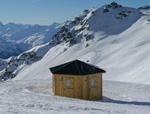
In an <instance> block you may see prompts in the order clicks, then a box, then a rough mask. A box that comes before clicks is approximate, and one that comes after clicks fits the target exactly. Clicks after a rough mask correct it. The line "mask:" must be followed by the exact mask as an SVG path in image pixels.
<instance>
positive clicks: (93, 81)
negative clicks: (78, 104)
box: [50, 60, 105, 100]
mask: <svg viewBox="0 0 150 114" xmlns="http://www.w3.org/2000/svg"><path fill="white" fill-rule="evenodd" d="M50 71H51V72H52V74H53V76H52V78H53V81H52V83H53V93H54V95H56V96H65V97H71V98H79V99H86V100H99V99H101V98H102V88H103V85H102V74H103V73H105V71H104V70H103V69H100V68H98V67H96V66H93V65H91V64H88V63H85V62H82V61H80V60H74V61H71V62H68V63H64V64H61V65H59V66H55V67H52V68H50Z"/></svg>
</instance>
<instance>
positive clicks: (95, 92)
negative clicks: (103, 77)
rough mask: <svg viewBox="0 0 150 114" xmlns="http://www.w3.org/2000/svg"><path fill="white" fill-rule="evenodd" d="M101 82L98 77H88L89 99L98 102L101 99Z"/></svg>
mask: <svg viewBox="0 0 150 114" xmlns="http://www.w3.org/2000/svg"><path fill="white" fill-rule="evenodd" d="M99 81H100V79H99V77H97V76H90V77H88V86H89V99H90V100H97V99H99V98H100V86H99Z"/></svg>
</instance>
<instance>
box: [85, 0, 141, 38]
mask: <svg viewBox="0 0 150 114" xmlns="http://www.w3.org/2000/svg"><path fill="white" fill-rule="evenodd" d="M89 15H91V16H89ZM89 15H88V16H89V18H88V23H89V26H90V28H89V30H90V31H94V32H104V33H105V34H110V35H114V34H119V33H122V32H124V31H125V30H127V29H128V28H129V27H130V26H132V25H133V24H134V23H135V22H136V21H137V20H138V19H139V18H140V17H141V15H142V14H141V12H140V11H139V10H138V9H134V8H129V7H123V6H121V5H118V4H117V3H115V2H113V3H111V4H109V5H105V6H103V7H101V8H99V9H96V10H95V11H92V13H91V14H89Z"/></svg>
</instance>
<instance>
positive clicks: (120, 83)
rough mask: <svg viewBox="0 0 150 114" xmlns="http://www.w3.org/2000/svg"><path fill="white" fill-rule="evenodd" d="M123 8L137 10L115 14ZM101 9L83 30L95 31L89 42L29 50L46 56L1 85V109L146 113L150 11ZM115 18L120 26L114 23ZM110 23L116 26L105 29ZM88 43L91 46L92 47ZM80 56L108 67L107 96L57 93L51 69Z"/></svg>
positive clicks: (9, 113)
mask: <svg viewBox="0 0 150 114" xmlns="http://www.w3.org/2000/svg"><path fill="white" fill-rule="evenodd" d="M121 10H125V11H128V10H131V11H132V12H133V13H131V14H130V17H126V18H124V19H123V20H118V21H117V19H116V18H114V17H113V16H116V14H118V13H119V12H120V11H121ZM95 11H96V12H97V13H95V15H94V16H93V15H91V13H89V15H87V16H86V17H85V18H84V19H83V21H88V24H87V25H89V27H90V28H89V30H83V31H80V32H79V33H78V35H84V34H88V33H91V34H93V35H94V39H91V40H89V41H85V40H84V39H82V40H81V41H80V42H78V43H77V44H75V45H72V46H69V45H68V44H67V43H64V42H63V43H60V44H58V45H56V46H51V47H49V46H50V45H41V46H37V47H34V48H33V49H31V50H29V51H27V53H28V52H32V51H33V52H36V53H38V54H39V55H40V56H43V55H44V57H43V58H42V59H41V60H40V61H37V62H35V63H33V64H29V65H25V66H22V64H21V65H20V66H19V67H18V68H17V69H19V70H18V71H19V72H18V74H17V76H16V77H15V78H14V79H12V80H7V81H6V82H4V83H0V113H6V114H20V113H21V114H29V113H32V114H144V113H149V112H150V102H149V101H150V75H149V74H150V70H149V68H150V64H149V63H150V58H149V56H150V49H149V47H150V38H149V30H150V24H149V23H150V22H149V21H147V20H148V19H149V18H150V12H149V11H148V10H146V11H145V10H142V12H143V13H144V14H141V13H140V11H139V10H136V9H133V8H127V7H125V8H124V7H123V8H121V9H119V10H116V9H114V10H112V11H111V13H110V12H108V13H107V14H105V15H104V14H102V12H101V11H102V9H97V10H95ZM102 15H103V17H102V18H101V16H102ZM99 18H100V19H99ZM106 18H107V19H109V20H106ZM102 19H105V20H106V21H104V20H102ZM115 19H116V20H115ZM114 20H115V25H116V23H117V26H115V25H113V24H114V23H113V22H114ZM103 21H104V22H103ZM94 22H96V23H97V24H94ZM102 22H103V23H102ZM107 22H108V23H107ZM68 23H69V22H68ZM123 23H125V24H123ZM105 25H107V26H108V25H113V26H115V27H114V29H113V26H112V27H110V28H109V27H108V28H104V26H105ZM102 26H103V27H102ZM80 27H81V25H79V24H77V25H75V26H73V27H71V28H70V29H71V30H74V29H73V28H75V29H79V28H80ZM111 30H112V31H111ZM86 44H89V46H88V47H86ZM43 51H44V53H43ZM45 53H46V54H45ZM74 59H80V60H82V61H85V62H87V61H89V63H91V64H94V65H96V66H99V67H100V68H103V69H104V70H106V74H104V76H103V79H104V83H103V86H104V88H103V100H101V101H86V100H80V99H71V98H65V97H58V96H53V93H52V79H51V78H52V77H51V76H52V74H51V72H50V71H49V68H50V67H53V66H56V65H59V64H61V63H65V62H67V61H71V60H74Z"/></svg>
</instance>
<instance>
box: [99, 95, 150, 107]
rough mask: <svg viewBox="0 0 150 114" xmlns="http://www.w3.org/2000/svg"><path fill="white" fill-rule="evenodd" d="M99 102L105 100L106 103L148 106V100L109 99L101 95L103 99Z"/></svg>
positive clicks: (149, 104)
mask: <svg viewBox="0 0 150 114" xmlns="http://www.w3.org/2000/svg"><path fill="white" fill-rule="evenodd" d="M100 102H106V103H116V104H127V105H141V106H150V102H142V101H141V102H140V101H122V100H116V99H111V98H108V97H105V96H104V97H103V100H102V101H100Z"/></svg>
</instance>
